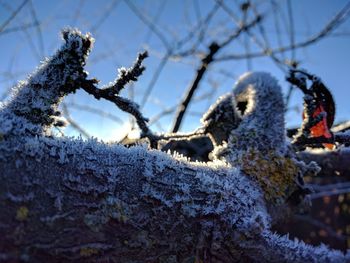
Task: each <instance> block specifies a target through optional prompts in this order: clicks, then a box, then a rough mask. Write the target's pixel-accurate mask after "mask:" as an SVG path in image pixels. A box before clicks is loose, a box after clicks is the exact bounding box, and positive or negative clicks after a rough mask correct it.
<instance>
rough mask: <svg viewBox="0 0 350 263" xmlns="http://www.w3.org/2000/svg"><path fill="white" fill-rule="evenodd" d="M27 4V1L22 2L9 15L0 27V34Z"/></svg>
mask: <svg viewBox="0 0 350 263" xmlns="http://www.w3.org/2000/svg"><path fill="white" fill-rule="evenodd" d="M28 2H29V0H24V1H23V2H22V3H21V4H20V5H19V6H18V7H17V8H16V9H15V10H14V11H13V12H12V13H11V15H10V17H9V18H7V19H6V20H5V22H3V23H2V25H0V33H1V32H2V31H3V30H4V29H5V28H6V26H7V25H8V24H9V23H10V22H11V21H12V20H13V19H14V18H15V17H16V16H17V15H18V13H19V12H20V11H21V10H22V8H23V7H24V6H25V5H26V4H27V3H28Z"/></svg>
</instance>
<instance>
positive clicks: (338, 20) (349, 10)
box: [216, 2, 350, 61]
mask: <svg viewBox="0 0 350 263" xmlns="http://www.w3.org/2000/svg"><path fill="white" fill-rule="evenodd" d="M349 15H350V2H349V3H347V4H346V6H345V7H344V8H342V9H341V10H340V11H339V12H338V14H337V15H335V16H334V17H333V19H332V20H331V21H329V22H328V23H327V24H326V26H325V27H324V28H323V29H322V30H321V31H320V32H319V33H317V34H316V35H314V36H311V37H310V38H308V39H306V40H304V41H301V42H298V43H295V44H294V45H287V46H284V47H279V48H275V49H267V50H263V51H262V52H255V53H251V54H230V55H224V56H222V57H218V58H216V61H224V60H231V59H235V60H238V59H247V58H257V57H264V56H270V55H272V54H278V53H283V52H286V51H289V50H293V49H299V48H304V47H307V46H309V45H311V44H314V43H316V42H317V41H319V40H320V39H322V38H324V37H326V36H328V35H330V33H332V32H333V31H334V30H335V29H336V28H337V27H338V26H339V25H341V24H342V23H344V22H345V21H346V20H347V18H348V17H349Z"/></svg>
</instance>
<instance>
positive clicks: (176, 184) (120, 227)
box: [0, 30, 350, 262]
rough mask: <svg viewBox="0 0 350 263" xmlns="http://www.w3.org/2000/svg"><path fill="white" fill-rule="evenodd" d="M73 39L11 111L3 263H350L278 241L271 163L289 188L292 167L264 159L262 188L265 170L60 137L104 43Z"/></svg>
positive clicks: (19, 92)
mask: <svg viewBox="0 0 350 263" xmlns="http://www.w3.org/2000/svg"><path fill="white" fill-rule="evenodd" d="M63 37H64V39H65V41H66V43H65V44H64V45H63V46H62V48H61V49H60V50H59V51H58V52H57V53H56V54H55V55H54V56H53V57H52V58H51V59H49V60H47V61H46V63H44V64H43V65H42V66H41V67H40V68H39V69H38V70H37V72H36V73H35V74H34V75H32V76H31V77H30V78H29V79H28V80H27V81H25V82H22V83H20V84H19V85H18V86H17V88H16V89H15V93H14V95H13V97H12V99H11V101H9V102H8V103H6V104H1V105H0V135H1V136H0V171H1V173H0V180H1V184H0V215H1V217H0V260H1V261H5V262H19V261H23V262H27V261H29V262H63V261H64V262H67V261H75V262H81V261H84V262H96V261H99V262H346V261H349V260H350V255H349V253H348V254H347V255H344V254H342V253H341V252H339V251H334V250H331V249H328V248H327V247H325V246H320V247H311V246H308V245H305V244H304V243H303V242H299V241H291V240H289V239H288V238H287V237H281V236H278V235H276V234H273V233H272V232H271V231H270V224H271V223H270V222H271V218H270V215H269V213H268V212H267V209H266V206H268V205H270V204H268V203H267V202H266V201H265V200H266V199H265V198H264V190H271V187H270V188H269V183H271V181H269V179H270V178H269V177H268V176H269V172H268V171H269V163H270V161H273V162H272V163H273V165H274V167H272V170H273V171H275V175H274V176H275V177H273V178H272V179H281V182H280V181H279V180H277V181H276V183H278V185H282V184H283V186H284V187H285V186H288V185H285V181H284V180H283V178H279V176H280V175H281V173H280V172H279V171H277V170H278V169H277V170H276V169H275V168H276V167H277V168H278V167H279V166H278V165H279V164H280V163H282V164H288V167H289V168H291V169H290V172H291V171H292V172H294V169H297V168H298V167H297V166H295V165H294V163H293V160H292V159H291V158H289V157H288V158H289V159H288V158H287V157H286V158H284V157H285V156H281V158H274V159H272V160H269V159H267V160H265V159H263V158H262V161H263V162H262V164H264V165H265V166H266V167H265V166H264V167H265V168H266V169H267V170H266V171H267V177H266V178H261V177H260V179H262V180H260V181H259V180H254V181H253V179H254V178H256V177H259V174H255V176H256V177H249V174H248V171H252V172H257V171H259V170H257V169H253V170H249V169H246V171H244V172H243V170H241V169H240V168H237V167H239V166H237V167H233V166H232V165H229V164H228V163H226V162H223V161H214V162H209V163H198V162H190V161H189V160H187V159H186V158H183V157H180V156H176V155H175V156H170V155H167V154H165V153H162V152H160V151H156V150H148V149H147V148H146V147H145V146H135V147H131V148H126V147H124V146H122V145H111V144H104V143H102V142H97V141H96V140H88V141H83V140H82V139H69V138H55V137H52V136H51V135H50V129H51V128H52V125H55V123H57V120H56V117H57V116H58V115H59V112H58V109H57V106H58V104H59V102H60V101H61V100H62V98H63V97H64V96H65V95H66V94H68V93H70V92H74V91H75V90H76V89H77V88H78V87H79V85H80V84H81V83H82V81H84V80H86V77H87V72H85V71H84V69H83V67H84V65H85V59H86V58H87V55H88V54H89V52H90V49H91V45H92V42H93V39H92V38H91V37H90V36H89V35H88V34H87V35H82V34H81V33H80V32H79V31H77V30H68V31H65V32H64V33H63ZM243 128H244V127H243ZM281 134H282V135H283V133H281ZM252 136H256V134H255V133H252ZM248 146H249V145H248ZM228 150H232V151H231V153H232V154H234V153H235V152H234V149H228ZM248 150H249V149H248ZM251 156H252V155H251ZM255 156H257V155H255ZM274 157H275V156H274ZM283 158H284V159H283ZM235 160H237V161H238V159H235ZM242 160H243V159H242ZM255 166H257V163H255ZM242 167H243V166H242ZM248 168H249V167H248ZM253 168H256V167H253ZM258 168H260V167H258ZM270 168H271V167H270ZM303 168H305V169H306V168H307V167H306V166H305V167H304V166H303ZM266 171H265V172H266ZM276 171H277V172H276ZM298 172H299V170H298ZM300 172H303V171H301V170H300ZM291 176H294V174H291ZM292 179H293V178H292ZM258 182H264V183H267V184H266V185H265V186H266V188H260V186H261V184H258ZM289 186H292V185H289ZM274 190H275V191H276V192H278V191H277V190H278V189H274ZM272 194H275V192H273V193H272Z"/></svg>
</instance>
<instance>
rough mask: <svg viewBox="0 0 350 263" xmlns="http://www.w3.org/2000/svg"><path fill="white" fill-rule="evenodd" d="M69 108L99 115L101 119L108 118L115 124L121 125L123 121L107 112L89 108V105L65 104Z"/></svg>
mask: <svg viewBox="0 0 350 263" xmlns="http://www.w3.org/2000/svg"><path fill="white" fill-rule="evenodd" d="M66 105H67V106H68V107H69V108H74V109H78V110H82V111H87V112H90V113H93V114H97V115H100V116H102V117H105V118H108V119H110V120H112V121H114V122H117V123H119V124H122V123H123V121H122V119H121V118H119V117H118V116H115V115H113V114H111V113H109V112H105V111H103V110H101V109H98V108H95V107H91V106H89V105H81V104H76V103H67V104H66Z"/></svg>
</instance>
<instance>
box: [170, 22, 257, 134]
mask: <svg viewBox="0 0 350 263" xmlns="http://www.w3.org/2000/svg"><path fill="white" fill-rule="evenodd" d="M260 21H261V16H256V18H255V19H254V20H252V21H251V22H250V23H247V24H245V25H241V26H240V27H239V28H238V29H237V30H236V31H235V32H234V33H233V34H231V35H230V36H229V37H228V38H227V39H225V40H224V41H223V42H221V43H220V44H218V43H216V42H212V43H211V45H210V46H209V52H208V53H207V55H206V56H205V57H204V58H203V59H202V64H201V66H200V67H199V69H198V70H197V73H196V77H195V78H194V80H193V82H192V84H191V85H190V87H189V88H188V90H187V92H186V94H185V96H184V98H183V99H182V101H181V103H180V105H179V107H178V110H177V113H176V116H175V119H174V120H175V121H174V124H173V128H172V129H171V130H172V132H177V131H178V130H179V128H180V125H181V123H182V120H183V117H184V115H185V112H186V110H187V108H188V106H189V104H190V101H191V99H192V97H193V94H194V92H195V91H196V89H197V88H198V85H199V83H200V81H201V80H202V78H203V76H204V74H205V72H206V71H207V69H208V66H209V64H210V63H211V62H213V61H214V60H215V59H214V56H215V55H216V53H217V52H218V51H219V50H220V49H222V48H224V47H225V46H227V45H228V44H230V43H231V42H232V41H233V40H234V39H236V38H237V37H238V36H239V35H240V34H241V33H242V32H245V31H247V30H249V28H251V27H253V26H255V25H256V24H257V23H259V22H260Z"/></svg>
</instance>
